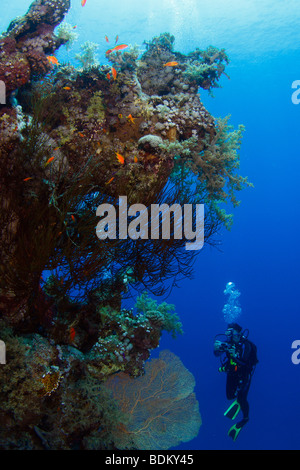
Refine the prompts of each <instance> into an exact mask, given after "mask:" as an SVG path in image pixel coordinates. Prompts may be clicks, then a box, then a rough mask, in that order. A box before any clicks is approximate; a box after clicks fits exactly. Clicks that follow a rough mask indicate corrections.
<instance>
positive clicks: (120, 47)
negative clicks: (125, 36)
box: [106, 44, 128, 55]
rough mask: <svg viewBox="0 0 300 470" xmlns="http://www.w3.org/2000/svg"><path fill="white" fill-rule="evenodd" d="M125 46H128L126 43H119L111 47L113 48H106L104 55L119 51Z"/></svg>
mask: <svg viewBox="0 0 300 470" xmlns="http://www.w3.org/2000/svg"><path fill="white" fill-rule="evenodd" d="M126 47H128V45H127V44H119V45H118V46H116V47H113V49H108V50H107V51H106V55H107V54H112V52H117V51H121V50H122V49H126Z"/></svg>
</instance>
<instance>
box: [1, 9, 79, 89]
mask: <svg viewBox="0 0 300 470" xmlns="http://www.w3.org/2000/svg"><path fill="white" fill-rule="evenodd" d="M69 8H70V0H57V1H55V2H54V1H49V0H35V1H34V2H33V3H32V4H31V6H30V8H29V10H28V12H27V13H26V15H24V16H23V17H20V18H17V19H16V20H14V21H12V22H11V24H10V25H9V27H8V30H7V32H6V33H5V34H3V35H2V36H1V37H0V51H1V52H0V80H2V81H4V82H5V84H6V90H7V91H8V92H10V93H11V92H12V91H14V90H17V89H19V88H20V87H22V86H24V85H25V84H26V83H27V82H28V81H29V80H30V79H31V78H32V77H36V76H40V75H44V74H45V73H47V72H48V71H49V70H51V68H52V66H51V64H50V63H49V61H48V59H47V55H50V54H52V53H53V52H54V51H55V50H56V49H58V48H59V46H61V45H62V44H64V43H65V42H66V39H65V38H63V37H56V36H55V34H54V29H55V27H56V26H57V25H59V24H60V23H61V21H62V20H63V18H64V16H65V14H66V13H67V11H68V10H69Z"/></svg>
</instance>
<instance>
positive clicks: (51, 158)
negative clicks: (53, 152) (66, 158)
mask: <svg viewBox="0 0 300 470" xmlns="http://www.w3.org/2000/svg"><path fill="white" fill-rule="evenodd" d="M54 158H55V157H50V158H49V159H48V160H47V161H46V163H45V168H46V166H48V165H49V163H51V162H53V160H54Z"/></svg>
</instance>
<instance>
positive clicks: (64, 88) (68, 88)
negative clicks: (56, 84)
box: [63, 86, 71, 90]
mask: <svg viewBox="0 0 300 470" xmlns="http://www.w3.org/2000/svg"><path fill="white" fill-rule="evenodd" d="M63 90H71V87H69V86H64V87H63Z"/></svg>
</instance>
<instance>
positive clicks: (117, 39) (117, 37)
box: [115, 36, 119, 44]
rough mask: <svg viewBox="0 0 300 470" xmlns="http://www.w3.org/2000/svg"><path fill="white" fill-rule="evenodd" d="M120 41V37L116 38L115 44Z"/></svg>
mask: <svg viewBox="0 0 300 470" xmlns="http://www.w3.org/2000/svg"><path fill="white" fill-rule="evenodd" d="M118 41H119V36H116V42H115V44H117V42H118Z"/></svg>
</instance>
